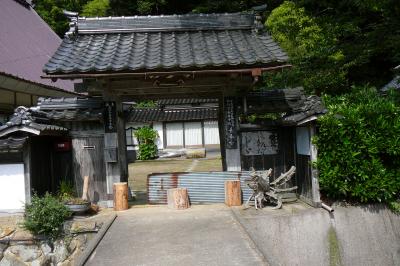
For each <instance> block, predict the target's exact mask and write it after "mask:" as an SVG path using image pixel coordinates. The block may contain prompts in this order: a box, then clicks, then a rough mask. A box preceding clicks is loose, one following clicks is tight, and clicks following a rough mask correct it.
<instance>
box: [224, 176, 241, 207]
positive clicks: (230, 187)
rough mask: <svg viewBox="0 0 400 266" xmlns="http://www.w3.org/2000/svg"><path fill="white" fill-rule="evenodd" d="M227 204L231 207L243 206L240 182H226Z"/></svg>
mask: <svg viewBox="0 0 400 266" xmlns="http://www.w3.org/2000/svg"><path fill="white" fill-rule="evenodd" d="M225 204H226V205H228V206H229V207H230V206H241V205H242V193H241V190H240V180H227V181H225Z"/></svg>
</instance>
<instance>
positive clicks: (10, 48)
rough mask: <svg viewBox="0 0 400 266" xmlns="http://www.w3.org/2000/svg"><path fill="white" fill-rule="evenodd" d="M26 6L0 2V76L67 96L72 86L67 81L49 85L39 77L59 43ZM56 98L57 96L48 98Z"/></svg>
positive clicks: (20, 2) (17, 3)
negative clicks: (36, 84) (58, 89)
mask: <svg viewBox="0 0 400 266" xmlns="http://www.w3.org/2000/svg"><path fill="white" fill-rule="evenodd" d="M29 3H30V1H29V2H28V1H24V0H18V1H14V0H1V1H0V72H2V73H7V74H8V75H12V76H13V77H16V78H17V79H23V80H27V81H31V82H34V83H39V84H43V85H46V86H49V87H50V86H51V87H56V88H60V89H63V90H65V91H68V92H71V91H73V82H71V81H69V80H58V81H57V82H53V81H51V80H50V79H42V78H41V77H40V76H41V75H43V72H42V68H43V65H44V64H45V63H46V62H47V61H48V60H49V58H50V57H51V56H52V55H53V54H54V52H55V51H56V50H57V47H58V46H59V45H60V43H61V39H60V37H58V36H57V34H55V33H54V32H53V31H52V29H51V28H50V27H49V26H48V25H47V24H46V23H45V22H44V21H43V20H42V19H41V18H40V17H39V15H38V14H37V13H36V12H35V10H34V9H33V8H32V7H31V6H30V4H29ZM46 95H52V94H46ZM56 95H59V93H58V94H54V95H52V96H56Z"/></svg>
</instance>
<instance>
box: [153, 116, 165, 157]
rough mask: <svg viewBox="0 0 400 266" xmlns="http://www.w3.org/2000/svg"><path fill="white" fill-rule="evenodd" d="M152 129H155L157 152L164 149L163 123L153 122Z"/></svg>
mask: <svg viewBox="0 0 400 266" xmlns="http://www.w3.org/2000/svg"><path fill="white" fill-rule="evenodd" d="M153 129H155V130H156V131H157V133H158V139H157V141H156V144H157V147H158V149H159V150H161V149H163V148H164V143H163V139H164V132H163V123H162V122H154V124H153Z"/></svg>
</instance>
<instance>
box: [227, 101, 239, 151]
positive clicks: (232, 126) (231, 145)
mask: <svg viewBox="0 0 400 266" xmlns="http://www.w3.org/2000/svg"><path fill="white" fill-rule="evenodd" d="M224 125H225V148H226V149H237V146H238V143H237V118H236V102H235V98H232V97H229V98H224Z"/></svg>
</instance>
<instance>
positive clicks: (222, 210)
mask: <svg viewBox="0 0 400 266" xmlns="http://www.w3.org/2000/svg"><path fill="white" fill-rule="evenodd" d="M86 265H97V266H101V265H113V266H117V265H152V266H154V265H163V266H164V265H207V266H210V265H218V266H220V265H241V266H244V265H251V266H256V265H266V263H265V260H264V257H263V256H262V255H261V253H259V252H258V250H257V249H256V247H255V246H254V245H253V242H252V241H251V240H250V238H248V235H247V234H246V233H245V231H244V230H243V228H242V227H241V225H240V224H239V223H237V221H236V220H235V218H234V216H233V214H232V212H231V210H230V209H228V208H226V207H225V206H223V205H206V206H193V207H192V208H190V209H188V210H184V211H175V210H169V209H168V208H167V207H164V206H162V207H148V208H133V209H130V210H128V211H125V212H120V213H118V217H117V219H116V220H115V222H114V224H113V225H112V226H111V228H110V229H109V231H108V232H107V234H106V235H105V236H104V238H103V240H102V241H101V242H100V244H99V245H98V247H97V248H96V250H95V251H94V253H93V254H92V256H91V258H90V259H89V261H88V262H87V264H86Z"/></svg>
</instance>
